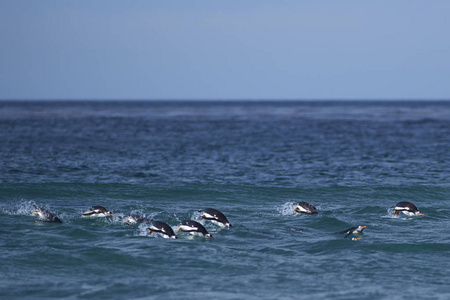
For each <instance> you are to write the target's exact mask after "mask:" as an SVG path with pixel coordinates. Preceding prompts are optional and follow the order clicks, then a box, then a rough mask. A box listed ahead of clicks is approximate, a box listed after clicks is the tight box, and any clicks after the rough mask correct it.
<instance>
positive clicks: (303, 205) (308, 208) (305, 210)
mask: <svg viewBox="0 0 450 300" xmlns="http://www.w3.org/2000/svg"><path fill="white" fill-rule="evenodd" d="M294 210H295V211H296V212H298V213H302V214H307V215H315V214H317V213H319V212H318V211H317V208H315V207H314V206H313V205H311V204H309V203H308V202H305V201H302V202H300V203H298V204H297V205H296V206H295V208H294Z"/></svg>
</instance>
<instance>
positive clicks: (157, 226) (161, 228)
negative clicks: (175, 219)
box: [147, 221, 177, 239]
mask: <svg viewBox="0 0 450 300" xmlns="http://www.w3.org/2000/svg"><path fill="white" fill-rule="evenodd" d="M147 229H148V234H152V232H157V233H159V234H161V235H162V236H163V237H164V238H172V239H176V238H177V236H176V235H175V233H174V232H173V230H172V227H170V226H169V225H167V224H166V223H164V222H159V221H153V222H152V225H151V226H150V227H149V228H147Z"/></svg>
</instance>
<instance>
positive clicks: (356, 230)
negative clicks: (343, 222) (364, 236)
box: [339, 226, 367, 238]
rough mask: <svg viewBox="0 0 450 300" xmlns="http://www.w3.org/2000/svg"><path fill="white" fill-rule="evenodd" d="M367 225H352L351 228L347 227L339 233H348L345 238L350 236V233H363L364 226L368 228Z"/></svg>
mask: <svg viewBox="0 0 450 300" xmlns="http://www.w3.org/2000/svg"><path fill="white" fill-rule="evenodd" d="M366 227H367V226H357V227H352V228H349V229H346V230H344V231H341V232H339V233H347V234H346V235H345V236H344V238H346V237H348V236H349V235H350V234H358V233H362V231H363V230H364V228H366Z"/></svg>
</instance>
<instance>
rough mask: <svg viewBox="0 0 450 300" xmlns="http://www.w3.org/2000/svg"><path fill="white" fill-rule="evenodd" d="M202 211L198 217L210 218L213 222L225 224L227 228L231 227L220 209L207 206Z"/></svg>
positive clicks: (201, 218)
mask: <svg viewBox="0 0 450 300" xmlns="http://www.w3.org/2000/svg"><path fill="white" fill-rule="evenodd" d="M202 211H203V214H202V216H201V217H200V220H203V219H206V220H210V221H211V222H213V223H216V224H219V225H223V226H227V227H228V228H231V227H233V226H232V225H231V224H230V222H228V219H227V217H225V215H224V214H223V213H221V212H220V211H218V210H217V209H214V208H207V209H205V210H202Z"/></svg>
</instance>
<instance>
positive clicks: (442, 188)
mask: <svg viewBox="0 0 450 300" xmlns="http://www.w3.org/2000/svg"><path fill="white" fill-rule="evenodd" d="M449 153H450V102H445V101H444V102H436V101H413V102H408V101H398V102H393V101H382V102H373V101H372V102H369V101H353V102H352V101H344V102H339V101H330V102H326V101H317V102H313V101H311V102H307V101H303V102H301V101H299V102H281V101H267V102H212V101H211V102H200V101H199V102H195V101H192V102H177V101H173V102H145V101H142V102H132V101H123V102H117V101H116V102H108V101H105V102H101V101H92V102H80V101H72V102H64V101H49V102H42V101H33V102H25V101H10V102H7V101H3V102H0V157H1V160H0V258H1V262H0V298H1V299H49V298H53V299H213V298H215V299H449V298H450V285H449V284H448V280H449V278H450V263H449V255H450V235H449V234H448V228H450V184H449V182H450V156H449ZM300 201H307V202H309V203H311V204H313V205H314V206H315V207H317V209H318V210H319V214H317V215H302V214H298V213H296V212H295V211H294V207H295V204H296V203H298V202H300ZM400 201H411V202H413V203H414V204H416V206H418V208H419V210H420V211H421V212H423V213H424V214H425V216H420V217H408V216H406V215H402V214H401V215H399V216H393V207H394V205H395V204H396V203H397V202H400ZM34 205H38V206H39V207H42V208H44V209H47V210H49V211H51V212H53V213H55V214H56V215H57V216H58V217H59V218H60V219H61V220H62V221H63V224H55V223H48V222H42V221H40V220H38V219H37V218H36V216H33V214H32V211H33V209H34ZM92 205H101V206H104V207H106V208H107V209H108V210H111V211H112V212H113V213H114V216H112V217H108V218H82V217H81V214H82V213H83V212H84V211H86V210H87V209H88V208H89V207H90V206H92ZM208 207H211V208H215V209H218V210H220V211H222V212H223V213H224V214H225V215H226V216H227V218H228V220H229V221H230V223H231V224H232V225H233V227H232V228H224V227H220V226H217V225H215V224H212V223H211V222H209V221H207V220H200V216H201V212H199V211H200V210H202V209H205V208H208ZM131 213H135V214H139V215H142V216H145V217H147V218H148V219H149V220H157V221H163V222H165V223H167V224H169V225H170V226H171V227H172V228H173V229H174V230H175V231H176V230H177V229H178V226H179V224H180V223H181V222H182V221H183V220H191V219H192V220H196V221H199V222H201V223H202V224H203V225H204V226H205V227H206V229H207V230H208V231H209V232H210V233H211V234H212V235H213V237H214V239H208V238H204V237H202V236H198V235H190V234H187V233H183V232H177V235H178V239H176V240H174V239H164V238H162V237H161V236H159V235H158V234H155V233H152V234H150V235H149V234H148V230H147V227H148V226H149V225H148V224H145V223H143V224H137V225H133V226H129V225H125V224H123V219H124V217H126V216H128V215H130V214H131ZM358 225H365V226H367V227H366V228H365V230H364V231H363V233H362V234H360V235H358V236H355V237H360V239H359V240H352V237H353V236H349V237H347V238H345V233H344V234H343V233H340V232H342V231H343V230H345V229H347V228H350V227H354V226H358Z"/></svg>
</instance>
